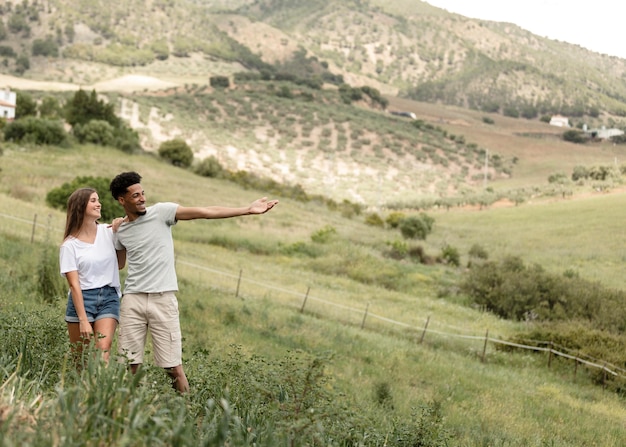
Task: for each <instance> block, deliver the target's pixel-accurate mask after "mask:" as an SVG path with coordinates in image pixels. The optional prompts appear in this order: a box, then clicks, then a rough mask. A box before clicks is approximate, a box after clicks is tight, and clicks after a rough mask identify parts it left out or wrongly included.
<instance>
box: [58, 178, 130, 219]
mask: <svg viewBox="0 0 626 447" xmlns="http://www.w3.org/2000/svg"><path fill="white" fill-rule="evenodd" d="M110 184H111V179H109V178H105V177H76V178H75V179H74V180H72V181H71V182H69V183H64V184H63V185H61V186H60V187H58V188H54V189H51V190H50V191H48V194H47V195H46V203H47V204H48V205H50V206H51V207H53V208H57V209H60V210H66V209H67V199H68V198H69V197H70V195H71V194H72V193H73V192H74V191H75V190H77V189H78V188H84V187H91V188H94V189H95V190H96V191H97V192H98V196H99V197H100V203H101V204H102V209H101V211H100V212H101V214H102V220H103V221H104V222H111V221H112V220H113V219H114V218H116V217H122V216H124V208H122V205H120V204H119V202H118V201H117V200H115V199H114V198H113V196H111V194H110V193H109V185H110Z"/></svg>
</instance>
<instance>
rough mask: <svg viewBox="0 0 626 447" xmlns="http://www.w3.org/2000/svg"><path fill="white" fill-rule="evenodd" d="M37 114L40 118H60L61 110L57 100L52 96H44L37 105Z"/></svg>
mask: <svg viewBox="0 0 626 447" xmlns="http://www.w3.org/2000/svg"><path fill="white" fill-rule="evenodd" d="M39 115H40V116H41V117H42V118H61V116H62V110H61V105H60V104H59V100H58V99H56V98H55V97H54V96H46V97H44V98H43V99H42V100H41V104H40V105H39Z"/></svg>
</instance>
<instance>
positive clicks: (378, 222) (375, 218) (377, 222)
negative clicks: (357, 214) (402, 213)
mask: <svg viewBox="0 0 626 447" xmlns="http://www.w3.org/2000/svg"><path fill="white" fill-rule="evenodd" d="M365 223H366V224H367V225H371V226H372V227H380V228H384V226H385V222H384V221H383V219H382V218H381V217H380V216H379V215H378V213H371V214H368V215H367V216H366V217H365Z"/></svg>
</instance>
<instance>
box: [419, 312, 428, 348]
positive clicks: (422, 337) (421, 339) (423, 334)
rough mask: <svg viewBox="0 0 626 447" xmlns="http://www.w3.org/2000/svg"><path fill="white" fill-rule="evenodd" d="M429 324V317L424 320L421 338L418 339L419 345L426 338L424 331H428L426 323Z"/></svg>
mask: <svg viewBox="0 0 626 447" xmlns="http://www.w3.org/2000/svg"><path fill="white" fill-rule="evenodd" d="M429 322H430V315H429V316H428V318H426V324H424V330H423V331H422V336H421V337H420V344H421V343H423V342H424V337H425V336H426V329H428V323H429Z"/></svg>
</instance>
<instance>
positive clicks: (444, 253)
mask: <svg viewBox="0 0 626 447" xmlns="http://www.w3.org/2000/svg"><path fill="white" fill-rule="evenodd" d="M441 258H442V259H443V261H444V262H445V263H446V264H450V265H454V266H455V267H458V266H459V265H461V255H460V254H459V250H458V249H456V248H455V247H452V246H451V245H445V246H444V247H443V248H442V250H441Z"/></svg>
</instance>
